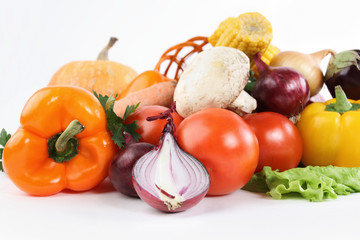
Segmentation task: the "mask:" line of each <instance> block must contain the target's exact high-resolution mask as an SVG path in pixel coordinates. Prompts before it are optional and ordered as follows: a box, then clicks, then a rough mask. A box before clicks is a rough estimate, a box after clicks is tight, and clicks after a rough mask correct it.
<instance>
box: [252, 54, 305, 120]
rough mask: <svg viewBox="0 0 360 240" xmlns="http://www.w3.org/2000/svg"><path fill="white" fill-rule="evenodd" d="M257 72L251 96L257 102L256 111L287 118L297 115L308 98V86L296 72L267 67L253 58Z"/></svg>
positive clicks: (256, 57)
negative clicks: (268, 112) (281, 115)
mask: <svg viewBox="0 0 360 240" xmlns="http://www.w3.org/2000/svg"><path fill="white" fill-rule="evenodd" d="M254 61H255V64H256V67H257V69H258V71H259V79H258V80H257V81H256V83H255V86H254V88H253V91H252V96H253V97H254V98H255V99H256V100H257V104H258V107H257V109H256V110H257V111H258V112H263V111H272V112H278V113H280V114H283V115H285V116H287V117H293V116H296V115H298V114H299V113H300V112H301V111H302V110H303V109H304V107H305V105H306V103H307V102H308V101H309V98H310V89H309V84H308V83H307V81H306V79H305V78H304V77H303V76H302V75H301V74H300V73H299V72H297V71H296V70H294V69H292V68H288V67H269V66H268V65H266V63H264V62H263V61H262V60H261V56H260V53H257V54H256V55H255V57H254Z"/></svg>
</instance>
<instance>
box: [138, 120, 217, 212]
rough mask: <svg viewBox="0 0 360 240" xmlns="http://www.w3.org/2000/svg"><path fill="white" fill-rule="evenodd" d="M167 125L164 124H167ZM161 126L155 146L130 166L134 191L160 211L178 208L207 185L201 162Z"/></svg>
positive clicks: (194, 201)
mask: <svg viewBox="0 0 360 240" xmlns="http://www.w3.org/2000/svg"><path fill="white" fill-rule="evenodd" d="M167 127H168V128H167ZM167 127H165V129H164V133H163V137H162V139H161V141H160V143H159V145H158V146H156V147H155V148H154V149H153V150H151V151H150V152H148V153H146V154H145V155H143V156H142V157H141V158H140V159H139V160H138V161H137V162H136V164H135V166H134V168H133V184H134V187H135V190H136V192H137V194H138V195H139V196H140V198H141V199H142V200H144V201H145V202H147V203H148V204H149V205H150V206H152V207H154V208H156V209H158V210H161V211H164V212H181V211H184V210H186V209H188V208H190V207H192V206H194V205H196V204H197V203H198V202H199V201H200V200H201V199H203V198H204V197H205V195H206V193H207V192H208V189H209V186H210V176H209V174H208V172H207V170H206V168H205V167H204V165H203V164H202V163H201V162H200V161H198V160H197V159H196V158H195V157H193V156H192V155H190V154H188V153H186V152H185V151H183V150H182V149H181V148H180V147H179V145H178V144H177V142H176V140H175V138H174V136H173V134H172V131H171V130H166V129H171V127H169V124H168V126H167Z"/></svg>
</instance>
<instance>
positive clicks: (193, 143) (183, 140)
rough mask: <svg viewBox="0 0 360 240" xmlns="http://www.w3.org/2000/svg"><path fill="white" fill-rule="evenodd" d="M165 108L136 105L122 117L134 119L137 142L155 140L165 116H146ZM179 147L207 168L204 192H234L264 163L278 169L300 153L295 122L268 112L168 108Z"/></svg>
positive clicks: (297, 158) (294, 160)
mask: <svg viewBox="0 0 360 240" xmlns="http://www.w3.org/2000/svg"><path fill="white" fill-rule="evenodd" d="M167 109H168V108H166V107H162V106H147V107H142V108H141V109H139V110H137V111H136V112H135V113H133V114H132V115H130V116H129V118H127V120H126V121H127V122H132V121H135V120H136V121H137V124H138V125H139V128H138V130H137V132H138V133H139V134H140V135H141V136H142V138H141V139H140V141H142V142H148V143H151V144H154V145H156V144H157V143H158V141H159V139H160V137H161V134H162V130H163V128H164V126H165V124H166V120H156V121H151V122H150V121H147V120H146V118H147V117H149V116H154V115H157V114H159V113H161V112H164V111H165V110H167ZM172 116H173V119H174V123H175V126H176V135H177V141H178V144H179V146H180V147H181V148H182V149H183V150H184V151H186V152H188V153H190V154H191V155H193V156H194V157H196V158H197V159H198V160H199V161H200V162H202V163H203V164H204V166H205V167H206V169H207V171H208V172H209V175H210V179H211V184H210V189H209V191H208V195H225V194H229V193H231V192H234V191H236V190H238V189H240V188H242V187H243V186H245V184H246V183H247V182H248V181H249V180H250V178H251V177H252V175H253V174H254V172H257V171H261V169H262V168H263V167H264V166H271V167H272V168H273V169H279V170H280V171H284V170H287V169H290V168H293V167H296V166H297V165H298V164H299V162H300V160H301V155H302V140H301V136H300V134H299V131H298V130H297V128H296V127H295V125H294V124H293V123H292V122H291V121H290V120H289V119H288V118H286V117H285V116H283V115H281V114H279V113H274V112H262V113H254V114H248V115H245V116H243V117H240V116H239V115H237V114H236V113H234V112H232V111H230V110H226V109H220V108H209V109H204V110H201V111H199V112H197V113H194V114H192V115H190V116H189V117H187V118H185V119H183V118H182V117H181V116H180V115H179V114H177V113H176V112H174V113H172Z"/></svg>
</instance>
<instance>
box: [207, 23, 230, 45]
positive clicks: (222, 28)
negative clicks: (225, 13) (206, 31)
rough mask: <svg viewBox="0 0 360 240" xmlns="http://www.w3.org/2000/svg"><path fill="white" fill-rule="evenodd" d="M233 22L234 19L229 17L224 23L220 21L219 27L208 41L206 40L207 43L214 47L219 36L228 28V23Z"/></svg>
mask: <svg viewBox="0 0 360 240" xmlns="http://www.w3.org/2000/svg"><path fill="white" fill-rule="evenodd" d="M234 20H235V18H234V17H229V18H227V19H225V20H224V21H222V22H221V23H220V25H219V27H218V28H217V29H216V30H215V32H214V34H213V35H211V36H210V37H209V39H208V41H209V43H210V44H211V45H213V46H215V45H216V43H217V42H218V40H219V38H220V36H221V35H222V34H223V32H224V31H225V29H226V28H228V26H229V25H230V23H231V22H232V21H234Z"/></svg>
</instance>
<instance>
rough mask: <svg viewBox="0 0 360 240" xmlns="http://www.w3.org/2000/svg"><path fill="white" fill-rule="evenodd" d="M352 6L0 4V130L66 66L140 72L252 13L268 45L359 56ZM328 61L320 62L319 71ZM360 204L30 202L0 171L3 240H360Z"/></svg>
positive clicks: (234, 197)
mask: <svg viewBox="0 0 360 240" xmlns="http://www.w3.org/2000/svg"><path fill="white" fill-rule="evenodd" d="M356 6H357V1H355V0H354V1H346V0H344V1H333V0H331V1H308V0H303V1H285V0H284V1H279V0H273V1H265V0H263V1H262V0H261V1H260V0H259V1H255V0H254V1H242V0H236V1H228V0H223V1H189V0H182V1H145V0H141V1H123V0H120V1H115V0H114V1H109V0H101V1H85V0H78V1H71V0H65V1H45V0H44V1H38V0H35V1H25V0H13V1H5V0H2V1H1V7H0V29H1V34H0V128H5V129H6V130H8V131H9V132H11V133H13V132H14V131H15V130H16V129H17V127H18V126H19V116H20V113H21V110H22V107H23V105H24V104H25V102H26V100H27V99H28V98H29V97H30V96H31V95H32V94H33V93H34V92H35V91H36V90H37V89H39V88H42V87H44V86H46V85H47V83H48V81H49V80H50V78H51V76H52V75H53V74H54V73H55V71H56V70H57V69H59V68H60V67H61V66H62V65H64V64H65V63H68V62H71V61H74V60H91V59H95V58H96V56H97V54H98V52H99V51H100V49H101V48H102V47H103V46H104V45H105V44H106V43H107V41H108V39H109V37H110V36H115V37H118V38H119V41H118V43H117V44H116V45H115V47H114V48H113V49H112V50H111V52H110V54H109V55H110V58H111V59H112V60H114V61H118V62H121V63H124V64H126V65H129V66H131V67H133V68H134V69H135V70H136V71H138V72H139V73H140V72H142V71H145V70H149V69H153V67H154V66H155V64H156V62H157V60H158V59H159V57H160V55H161V54H162V53H163V52H164V51H165V50H167V49H168V48H169V47H170V46H172V45H175V44H177V43H180V42H182V41H185V40H187V39H189V38H191V37H194V36H199V35H202V36H209V35H210V34H212V32H213V30H214V29H215V28H216V27H217V26H218V24H219V23H220V22H221V21H222V20H224V19H226V18H227V17H229V16H238V15H239V14H241V13H244V12H250V11H258V12H260V13H262V14H263V15H264V16H265V17H267V19H268V20H269V21H270V22H271V23H272V26H273V32H274V38H273V42H272V43H273V44H274V45H276V46H278V47H279V48H280V49H282V50H295V51H300V52H305V53H311V52H315V51H318V50H321V49H325V48H332V49H334V50H336V51H343V50H348V49H354V48H359V47H360V46H359V41H360V32H359V30H358V26H357V22H358V16H357V15H358V9H357V7H356ZM324 64H326V63H322V66H323V65H324ZM359 202H360V194H351V195H349V196H345V197H339V198H338V199H336V200H329V201H325V202H321V203H311V202H308V201H306V200H303V199H288V200H273V199H271V198H270V197H268V196H266V195H262V194H254V193H249V192H245V191H241V190H239V191H236V192H235V193H233V194H230V195H227V196H222V197H212V198H205V199H204V200H203V201H201V202H200V203H199V204H198V205H197V206H195V207H194V208H192V209H190V210H188V211H186V212H183V213H178V214H163V213H161V212H158V211H156V210H154V209H152V208H151V207H149V206H148V205H147V204H145V203H144V202H142V201H141V200H138V199H131V198H127V197H125V196H123V195H121V194H120V193H117V192H116V191H114V190H113V189H112V187H111V185H110V184H109V182H108V181H105V182H104V183H103V184H101V185H100V186H99V187H97V188H96V189H94V190H92V191H89V192H84V193H70V192H62V193H59V194H57V195H54V196H51V197H31V196H28V195H26V194H24V193H23V192H21V191H20V190H18V189H17V188H16V187H15V186H14V185H13V184H12V182H11V181H10V180H9V179H8V178H7V176H6V175H5V173H0V207H1V210H0V236H1V239H65V238H66V239H195V237H196V238H199V239H264V238H266V239H303V238H304V237H307V238H308V239H315V237H318V238H319V239H325V238H327V239H345V238H344V237H348V238H347V239H358V236H359V235H360V234H359V230H358V229H359V227H358V226H359V218H358V215H359V213H360V204H359Z"/></svg>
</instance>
